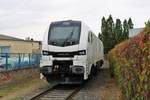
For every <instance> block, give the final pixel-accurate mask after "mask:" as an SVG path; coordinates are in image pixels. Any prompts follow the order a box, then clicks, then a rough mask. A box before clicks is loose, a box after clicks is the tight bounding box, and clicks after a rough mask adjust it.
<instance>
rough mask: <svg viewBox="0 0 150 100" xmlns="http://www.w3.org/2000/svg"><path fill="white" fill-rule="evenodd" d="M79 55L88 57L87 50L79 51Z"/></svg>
mask: <svg viewBox="0 0 150 100" xmlns="http://www.w3.org/2000/svg"><path fill="white" fill-rule="evenodd" d="M78 55H86V51H85V50H81V51H78Z"/></svg>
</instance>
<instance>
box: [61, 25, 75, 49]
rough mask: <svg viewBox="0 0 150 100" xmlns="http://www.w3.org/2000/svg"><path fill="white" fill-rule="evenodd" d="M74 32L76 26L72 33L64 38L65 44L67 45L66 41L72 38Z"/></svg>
mask: <svg viewBox="0 0 150 100" xmlns="http://www.w3.org/2000/svg"><path fill="white" fill-rule="evenodd" d="M73 33H74V27H73V29H72V31H71V33H70V34H69V35H68V36H67V38H66V39H65V40H64V43H63V46H65V44H66V42H67V41H68V40H69V39H71V38H72V36H73Z"/></svg>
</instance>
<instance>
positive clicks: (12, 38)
mask: <svg viewBox="0 0 150 100" xmlns="http://www.w3.org/2000/svg"><path fill="white" fill-rule="evenodd" d="M0 40H13V41H25V42H41V41H34V40H24V39H20V38H16V37H12V36H8V35H3V34H0Z"/></svg>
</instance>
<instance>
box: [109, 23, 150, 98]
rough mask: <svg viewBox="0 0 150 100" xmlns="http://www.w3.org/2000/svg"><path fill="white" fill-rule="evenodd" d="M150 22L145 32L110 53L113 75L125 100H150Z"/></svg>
mask: <svg viewBox="0 0 150 100" xmlns="http://www.w3.org/2000/svg"><path fill="white" fill-rule="evenodd" d="M149 33H150V21H148V22H147V23H146V27H145V29H144V30H143V32H141V33H139V34H138V35H137V36H135V37H133V38H131V39H129V40H126V41H124V42H122V43H120V44H119V45H117V46H116V47H115V48H114V49H112V50H111V51H110V52H109V61H110V66H111V67H110V68H111V72H112V75H114V76H115V77H116V79H117V80H118V83H119V84H120V86H121V89H122V93H123V94H124V99H125V100H149V99H150V34H149Z"/></svg>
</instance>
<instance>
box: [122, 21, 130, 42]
mask: <svg viewBox="0 0 150 100" xmlns="http://www.w3.org/2000/svg"><path fill="white" fill-rule="evenodd" d="M122 38H123V40H125V39H128V38H129V26H128V23H127V20H126V19H125V20H124V22H123V37H122Z"/></svg>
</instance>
